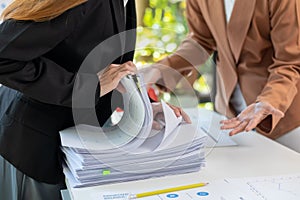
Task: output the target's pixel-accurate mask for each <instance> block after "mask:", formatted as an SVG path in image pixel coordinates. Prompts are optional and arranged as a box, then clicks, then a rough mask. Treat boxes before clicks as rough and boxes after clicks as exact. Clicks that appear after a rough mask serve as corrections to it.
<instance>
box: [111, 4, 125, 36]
mask: <svg viewBox="0 0 300 200" xmlns="http://www.w3.org/2000/svg"><path fill="white" fill-rule="evenodd" d="M110 1H111V2H112V7H113V11H114V13H113V17H114V18H115V21H116V24H117V31H118V33H120V32H123V31H125V14H124V4H123V0H110Z"/></svg>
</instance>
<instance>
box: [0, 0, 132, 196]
mask: <svg viewBox="0 0 300 200" xmlns="http://www.w3.org/2000/svg"><path fill="white" fill-rule="evenodd" d="M124 3H127V5H126V7H124ZM51 9H52V10H51ZM135 26H136V18H135V3H134V0H129V1H128V2H127V1H124V0H67V1H59V0H35V1H28V0H15V1H14V2H13V3H12V4H11V5H10V7H8V8H7V10H6V12H5V13H4V21H3V23H2V24H1V25H0V84H2V86H1V87H0V155H1V156H0V199H1V200H11V199H26V200H27V199H30V200H36V199H43V200H45V199H49V200H55V199H59V198H60V195H59V194H60V193H59V191H60V189H61V188H64V187H65V184H64V176H63V171H62V165H61V160H62V159H61V156H62V155H61V151H60V149H59V148H60V140H59V134H58V132H59V131H60V130H62V129H64V128H67V127H70V126H72V125H74V120H73V116H72V103H73V102H72V90H73V86H74V81H75V79H76V75H78V74H77V72H78V70H79V68H80V66H81V64H82V62H83V61H84V60H85V58H86V56H87V55H88V54H89V53H90V52H91V51H92V50H93V49H94V48H95V47H96V46H97V45H99V44H100V43H101V42H103V41H104V40H106V39H108V38H109V37H111V36H113V35H116V34H118V33H120V32H123V31H125V30H130V29H134V28H135ZM123 39H124V38H123ZM124 43H125V45H126V46H127V47H129V48H131V49H132V50H133V49H134V46H135V34H134V33H132V34H131V35H129V36H128V35H127V37H126V38H125V39H124V41H123V44H124ZM117 44H120V45H119V46H116V45H114V46H112V47H107V48H108V49H106V50H107V52H110V51H119V50H120V49H122V42H120V43H117ZM120 55H121V54H120ZM101 56H102V55H99V59H101ZM106 56H107V55H106ZM110 59H111V60H112V61H114V62H113V63H114V64H119V65H110V64H111V63H112V62H111V63H105V62H103V63H101V65H100V66H98V70H99V71H100V70H102V69H104V68H105V67H106V66H110V67H109V68H108V70H106V71H105V73H104V74H102V75H100V74H98V76H97V73H95V75H94V76H95V77H96V79H97V81H99V82H100V84H98V85H100V86H98V90H97V91H95V107H94V108H93V109H94V110H96V113H97V117H98V121H99V123H100V125H102V124H103V123H104V122H105V121H106V120H107V119H108V118H109V116H110V114H111V94H112V92H111V91H112V90H113V89H115V88H116V86H117V85H118V82H119V81H120V79H121V78H122V77H124V76H125V75H127V74H132V73H134V72H135V70H136V68H135V66H134V65H133V64H132V63H131V62H128V61H131V60H132V59H133V51H132V52H129V53H126V54H125V55H122V56H121V57H119V58H113V57H112V58H109V59H106V60H110ZM116 66H117V67H118V68H116ZM116 69H117V70H116ZM102 83H103V84H102ZM85 109H86V108H85ZM89 109H91V108H89ZM87 110H88V109H87ZM14 184H15V188H14V187H13V185H14Z"/></svg>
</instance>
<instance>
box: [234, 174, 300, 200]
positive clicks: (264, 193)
mask: <svg viewBox="0 0 300 200" xmlns="http://www.w3.org/2000/svg"><path fill="white" fill-rule="evenodd" d="M229 183H230V184H232V185H235V186H236V187H237V188H241V189H242V190H244V191H248V192H249V193H251V195H253V196H255V197H256V198H255V199H259V200H282V199H284V200H299V199H300V190H299V189H300V174H299V175H287V176H274V177H259V178H247V179H246V178H245V179H232V180H229ZM249 195H250V194H249Z"/></svg>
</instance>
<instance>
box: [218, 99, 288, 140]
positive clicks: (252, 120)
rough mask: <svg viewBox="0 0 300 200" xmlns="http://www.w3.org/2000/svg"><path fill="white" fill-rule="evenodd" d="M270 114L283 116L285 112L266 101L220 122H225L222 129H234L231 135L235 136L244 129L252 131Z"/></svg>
mask: <svg viewBox="0 0 300 200" xmlns="http://www.w3.org/2000/svg"><path fill="white" fill-rule="evenodd" d="M268 115H275V116H278V117H280V118H281V117H283V116H284V114H283V112H281V111H280V110H278V109H276V108H274V107H273V106H272V105H271V104H269V103H266V102H258V103H253V104H251V105H250V106H248V107H247V108H246V109H245V110H243V112H241V114H239V115H238V116H237V117H235V118H232V119H228V120H222V121H221V122H220V123H221V124H223V125H222V126H221V129H223V130H227V129H233V130H232V131H230V133H229V135H230V136H233V135H236V134H238V133H240V132H243V131H246V132H248V131H250V130H252V129H254V128H255V127H256V126H257V125H258V124H259V123H260V122H261V121H262V120H263V119H265V118H266V117H267V116H268Z"/></svg>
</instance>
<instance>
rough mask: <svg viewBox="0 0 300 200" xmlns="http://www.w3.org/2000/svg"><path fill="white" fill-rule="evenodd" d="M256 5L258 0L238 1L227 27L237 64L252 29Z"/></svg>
mask: <svg viewBox="0 0 300 200" xmlns="http://www.w3.org/2000/svg"><path fill="white" fill-rule="evenodd" d="M222 1H223V0H222ZM255 3H256V0H236V2H235V5H234V8H233V11H232V14H231V18H230V21H229V23H228V25H227V34H228V40H229V44H230V47H231V50H232V53H233V55H234V58H235V62H236V63H237V62H238V60H239V57H240V54H241V50H242V47H243V43H244V40H245V38H246V36H247V33H248V30H249V27H250V23H251V19H252V17H253V13H254V9H255Z"/></svg>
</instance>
